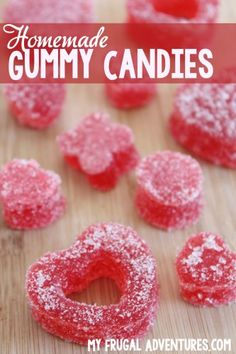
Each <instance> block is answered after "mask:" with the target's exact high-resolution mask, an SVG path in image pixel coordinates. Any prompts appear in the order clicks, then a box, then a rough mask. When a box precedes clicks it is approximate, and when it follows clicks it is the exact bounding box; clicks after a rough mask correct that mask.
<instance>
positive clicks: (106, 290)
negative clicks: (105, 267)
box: [66, 278, 121, 306]
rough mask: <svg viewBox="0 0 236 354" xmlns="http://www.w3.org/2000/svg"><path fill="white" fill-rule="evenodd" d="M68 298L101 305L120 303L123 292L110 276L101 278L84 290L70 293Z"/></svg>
mask: <svg viewBox="0 0 236 354" xmlns="http://www.w3.org/2000/svg"><path fill="white" fill-rule="evenodd" d="M66 297H67V298H69V299H71V300H73V301H77V302H81V303H86V304H91V305H92V304H97V305H99V306H103V305H111V304H117V303H119V300H120V297H121V292H120V290H119V288H118V286H117V285H116V282H115V281H114V280H112V279H110V278H99V279H96V280H94V281H92V282H91V284H90V285H89V286H88V287H87V288H86V289H84V290H82V291H79V292H75V293H72V294H69V295H67V296H66Z"/></svg>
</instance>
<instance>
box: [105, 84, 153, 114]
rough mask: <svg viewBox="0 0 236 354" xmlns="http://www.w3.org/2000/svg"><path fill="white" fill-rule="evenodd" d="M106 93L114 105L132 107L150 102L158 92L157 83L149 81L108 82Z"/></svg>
mask: <svg viewBox="0 0 236 354" xmlns="http://www.w3.org/2000/svg"><path fill="white" fill-rule="evenodd" d="M106 94H107V97H108V99H109V100H110V102H111V103H112V105H113V106H115V107H117V108H120V109H131V108H136V107H141V106H145V105H146V104H148V103H149V102H150V101H151V100H152V98H153V97H154V96H155V94H156V85H153V84H148V83H143V84H130V83H124V84H121V83H113V84H106Z"/></svg>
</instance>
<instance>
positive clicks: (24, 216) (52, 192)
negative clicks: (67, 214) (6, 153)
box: [0, 159, 66, 230]
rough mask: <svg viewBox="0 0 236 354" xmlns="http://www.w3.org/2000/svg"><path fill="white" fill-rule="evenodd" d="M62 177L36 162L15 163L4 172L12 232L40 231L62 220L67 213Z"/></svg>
mask: <svg viewBox="0 0 236 354" xmlns="http://www.w3.org/2000/svg"><path fill="white" fill-rule="evenodd" d="M60 184H61V179H60V177H59V176H58V175H57V174H55V173H54V172H52V171H45V170H43V169H42V168H40V166H39V164H38V163H37V162H36V161H34V160H16V159H15V160H12V161H11V162H9V163H8V164H6V165H5V166H4V167H3V169H2V170H1V172H0V200H1V202H2V205H3V213H4V219H5V222H6V223H7V225H9V226H10V227H11V228H12V229H18V230H23V229H37V228H41V227H45V226H47V225H49V224H51V223H53V222H54V221H56V220H57V219H59V218H60V217H61V216H62V214H63V213H64V210H65V204H66V203H65V199H64V197H63V196H62V195H61V192H60Z"/></svg>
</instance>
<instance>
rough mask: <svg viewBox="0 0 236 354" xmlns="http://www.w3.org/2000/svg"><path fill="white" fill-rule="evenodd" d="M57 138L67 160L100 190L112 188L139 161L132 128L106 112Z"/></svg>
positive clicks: (96, 115)
mask: <svg viewBox="0 0 236 354" xmlns="http://www.w3.org/2000/svg"><path fill="white" fill-rule="evenodd" d="M57 140H58V143H59V146H60V150H61V152H62V154H63V155H64V157H65V159H66V160H67V161H68V162H69V163H70V164H71V165H72V166H73V167H75V168H77V169H78V170H80V171H81V172H83V173H84V174H85V175H86V176H87V178H88V180H89V182H90V183H91V185H92V186H94V187H95V188H97V189H100V190H108V189H111V188H113V187H114V186H115V185H116V184H117V181H118V179H119V177H120V176H121V175H122V174H124V173H125V172H127V171H129V170H131V169H132V168H134V167H135V166H136V164H137V162H138V160H139V155H138V152H137V150H136V148H135V146H134V138H133V134H132V132H131V130H130V129H129V128H128V127H127V126H125V125H121V124H117V123H113V122H111V120H110V119H109V117H108V116H107V115H106V114H103V113H94V114H91V115H89V116H86V117H85V118H83V119H82V121H81V122H80V123H79V124H78V126H77V127H76V128H75V129H73V130H71V131H69V132H66V133H64V134H62V135H60V136H59V137H58V139H57Z"/></svg>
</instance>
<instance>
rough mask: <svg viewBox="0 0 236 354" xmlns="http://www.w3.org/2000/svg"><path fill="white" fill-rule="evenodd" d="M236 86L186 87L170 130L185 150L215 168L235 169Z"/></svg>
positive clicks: (178, 100) (175, 107) (179, 96)
mask: <svg viewBox="0 0 236 354" xmlns="http://www.w3.org/2000/svg"><path fill="white" fill-rule="evenodd" d="M235 98H236V85H233V84H226V85H219V84H196V85H191V84H187V85H183V86H181V87H180V89H179V90H178V92H177V94H176V98H175V104H174V111H173V114H172V116H171V119H170V129H171V132H172V135H173V136H174V138H175V139H176V140H177V141H178V142H179V143H180V144H181V145H183V146H184V147H185V148H186V149H188V150H189V151H191V152H193V153H194V154H196V155H198V156H200V157H201V158H203V159H205V160H208V161H210V162H212V163H214V164H216V165H222V166H225V167H230V168H236V105H235Z"/></svg>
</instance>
